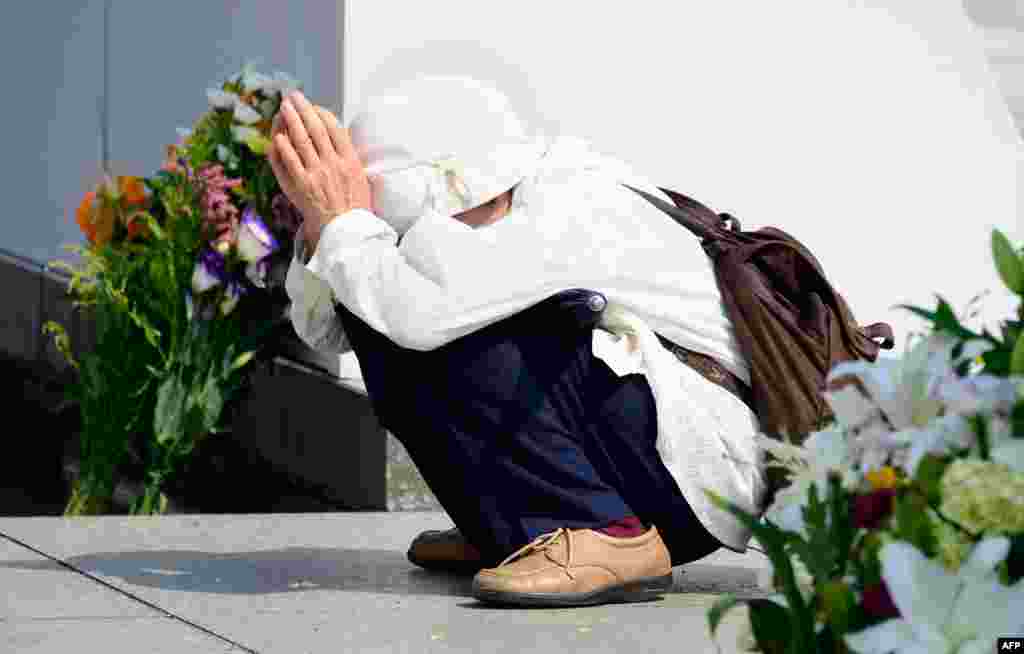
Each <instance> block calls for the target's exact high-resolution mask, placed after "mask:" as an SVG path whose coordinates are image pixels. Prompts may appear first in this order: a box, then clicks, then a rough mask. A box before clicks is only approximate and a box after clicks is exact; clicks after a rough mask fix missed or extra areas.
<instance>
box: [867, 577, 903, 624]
mask: <svg viewBox="0 0 1024 654" xmlns="http://www.w3.org/2000/svg"><path fill="white" fill-rule="evenodd" d="M861 605H862V606H863V607H864V611H865V612H866V613H867V614H868V615H871V616H872V617H875V618H883V619H885V618H898V617H900V610H899V609H898V608H896V604H894V603H893V601H892V595H890V594H889V587H888V586H886V585H885V582H884V581H880V582H878V583H877V584H872V585H871V586H868V587H866V588H865V589H864V592H863V593H862V595H861Z"/></svg>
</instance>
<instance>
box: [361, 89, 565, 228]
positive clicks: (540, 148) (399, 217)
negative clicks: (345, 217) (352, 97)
mask: <svg viewBox="0 0 1024 654" xmlns="http://www.w3.org/2000/svg"><path fill="white" fill-rule="evenodd" d="M361 109H362V110H361V111H360V112H359V113H357V114H356V115H355V117H354V118H353V119H352V122H351V124H350V125H349V130H350V134H351V137H352V143H353V145H355V148H356V151H357V152H358V153H359V157H360V159H362V162H363V165H364V166H365V167H366V173H367V176H368V177H369V179H370V184H371V186H372V188H373V202H374V208H375V209H376V212H377V214H378V215H379V216H380V217H381V218H382V219H384V220H385V221H386V222H388V224H390V225H391V226H392V227H393V228H394V229H395V231H397V232H398V233H400V234H401V233H404V232H405V231H406V230H408V229H409V227H411V226H412V224H413V223H414V222H415V221H416V219H417V218H419V217H420V216H421V215H423V214H424V212H426V211H428V210H431V209H433V210H436V211H438V212H440V213H442V214H445V215H448V216H453V215H455V214H457V213H460V212H462V211H465V210H467V209H472V208H473V207H476V206H479V205H481V204H484V203H486V202H489V201H490V200H493V199H494V198H495V197H497V196H499V195H501V194H502V193H504V192H505V191H507V190H509V189H510V188H512V187H513V186H515V185H516V184H518V183H519V182H520V181H522V180H523V179H524V178H525V177H527V176H529V175H531V174H532V173H533V172H534V171H536V170H537V167H538V164H539V162H540V158H541V156H542V155H543V152H544V149H545V147H544V143H543V141H542V139H540V138H538V137H532V136H531V135H529V134H528V133H527V130H526V126H525V125H524V123H523V121H522V120H520V118H519V117H518V116H517V115H516V114H515V112H514V111H513V110H512V109H511V107H510V104H509V101H508V98H506V97H505V96H504V95H503V94H502V93H501V92H499V91H498V90H496V89H494V88H491V87H489V86H487V85H486V84H483V83H481V82H478V81H476V80H474V79H470V78H467V77H449V76H424V77H418V78H415V79H413V80H410V81H407V82H403V83H402V84H400V85H398V86H397V87H395V88H394V89H392V90H390V91H388V92H386V93H384V94H381V95H378V96H376V97H373V98H370V99H368V100H367V101H366V102H365V103H364V104H363V106H362V108H361Z"/></svg>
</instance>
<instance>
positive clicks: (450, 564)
mask: <svg viewBox="0 0 1024 654" xmlns="http://www.w3.org/2000/svg"><path fill="white" fill-rule="evenodd" d="M406 557H407V558H408V559H409V562H410V563H413V564H415V565H418V566H420V567H421V568H425V569H427V570H439V571H443V572H452V573H456V574H476V573H477V572H478V571H479V570H480V569H481V568H482V567H484V565H483V561H482V559H481V556H480V552H479V551H477V549H476V548H475V547H473V546H472V545H470V544H469V543H468V542H467V541H466V539H465V537H463V535H462V532H460V531H459V530H458V529H448V530H446V531H437V530H431V531H425V532H423V533H422V534H420V535H419V536H417V537H416V538H414V539H413V541H412V544H411V545H410V546H409V551H408V552H407V553H406Z"/></svg>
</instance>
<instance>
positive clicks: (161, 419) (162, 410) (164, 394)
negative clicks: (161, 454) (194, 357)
mask: <svg viewBox="0 0 1024 654" xmlns="http://www.w3.org/2000/svg"><path fill="white" fill-rule="evenodd" d="M186 395H187V391H186V389H185V385H184V384H183V383H182V380H181V377H180V376H179V375H172V376H170V377H168V378H167V379H165V380H164V382H163V383H162V384H160V388H159V389H158V390H157V401H156V410H155V412H154V415H153V433H154V435H155V436H156V441H157V443H158V444H159V445H161V446H167V445H168V444H169V443H171V442H173V441H175V440H177V438H178V437H179V436H180V435H181V432H182V427H183V425H184V421H185V415H184V414H185V400H186Z"/></svg>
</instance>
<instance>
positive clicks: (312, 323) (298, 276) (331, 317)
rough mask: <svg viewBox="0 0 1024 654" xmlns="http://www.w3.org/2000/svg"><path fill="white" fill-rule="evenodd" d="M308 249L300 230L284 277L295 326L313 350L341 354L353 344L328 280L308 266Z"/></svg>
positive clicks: (290, 312)
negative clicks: (335, 303) (335, 304)
mask: <svg viewBox="0 0 1024 654" xmlns="http://www.w3.org/2000/svg"><path fill="white" fill-rule="evenodd" d="M307 249H308V248H307V246H306V242H305V240H304V239H303V237H302V230H301V229H300V230H299V232H298V233H297V234H296V236H295V252H294V256H293V258H292V261H291V263H290V264H289V266H288V275H287V277H286V278H285V291H286V292H287V294H288V298H289V299H290V300H291V308H290V309H289V316H290V318H291V321H292V326H293V327H294V328H295V333H296V334H298V336H299V338H301V339H302V341H303V342H304V343H306V345H308V346H309V347H311V348H313V349H314V350H318V351H321V352H331V353H338V354H341V353H343V352H346V351H348V350H350V349H351V346H350V345H349V343H348V339H347V338H346V336H345V332H344V330H343V329H342V325H341V320H340V319H339V318H338V315H337V313H336V312H335V310H334V292H333V291H332V290H331V287H330V285H329V284H328V283H327V282H325V281H324V280H322V279H320V278H319V277H317V276H316V275H314V274H313V273H312V272H310V270H309V269H308V268H307V267H306V265H305V264H306V261H307V260H308V258H309V255H308V252H307Z"/></svg>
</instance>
